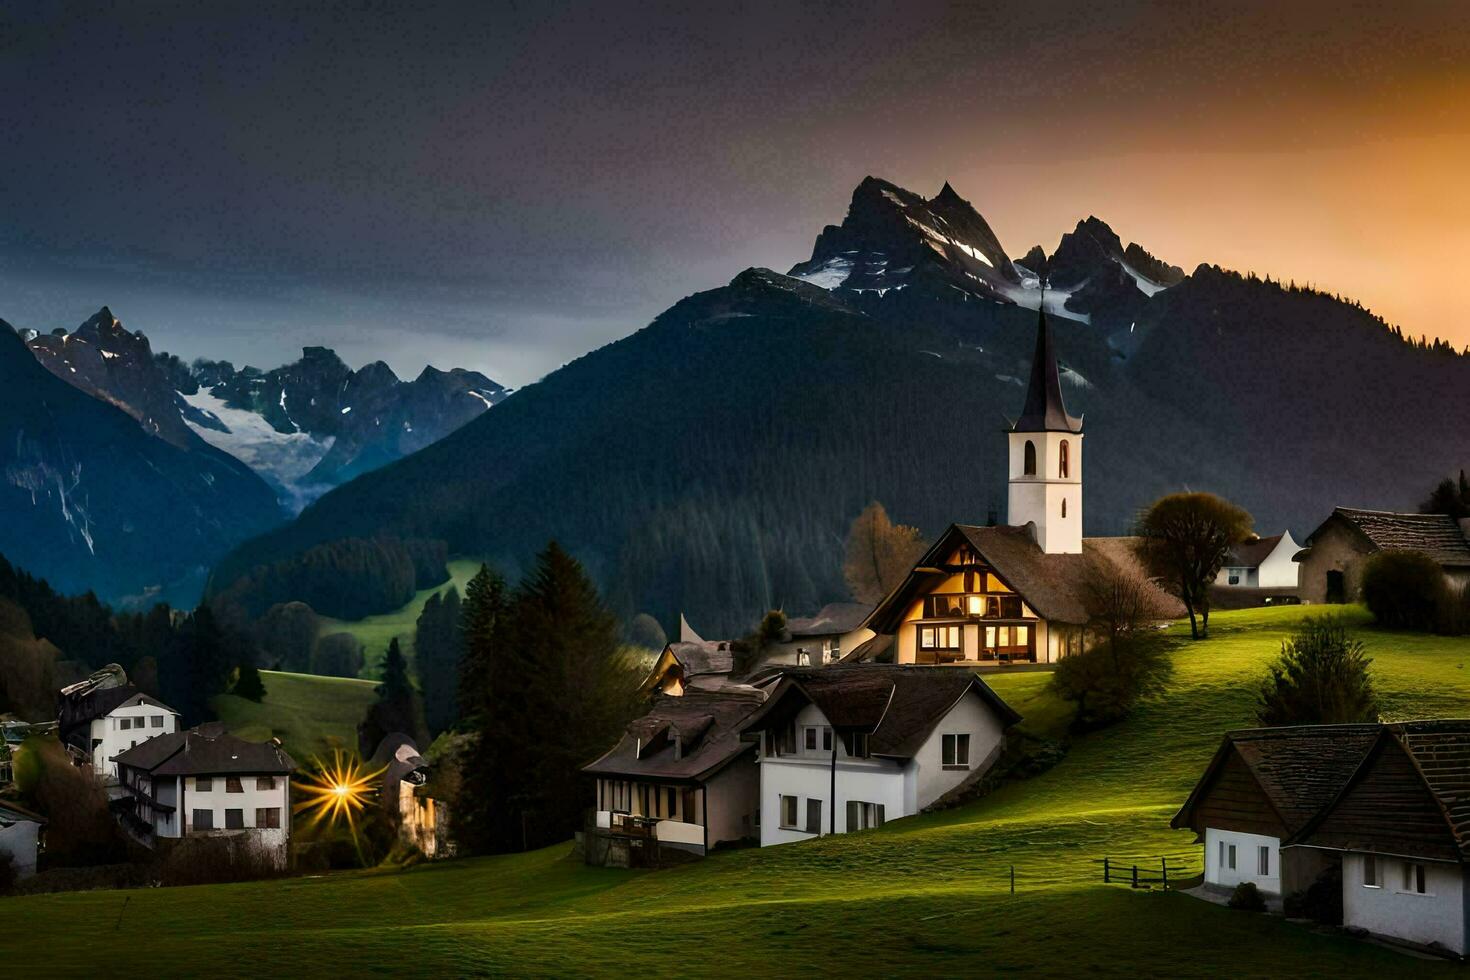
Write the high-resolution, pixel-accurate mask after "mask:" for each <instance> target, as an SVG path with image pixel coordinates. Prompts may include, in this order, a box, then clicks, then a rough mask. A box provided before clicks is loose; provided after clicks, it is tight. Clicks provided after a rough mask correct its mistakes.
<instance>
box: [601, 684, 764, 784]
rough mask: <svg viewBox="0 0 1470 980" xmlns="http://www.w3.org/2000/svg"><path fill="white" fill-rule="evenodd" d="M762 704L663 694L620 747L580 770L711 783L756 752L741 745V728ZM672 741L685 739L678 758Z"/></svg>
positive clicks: (756, 699)
mask: <svg viewBox="0 0 1470 980" xmlns="http://www.w3.org/2000/svg"><path fill="white" fill-rule="evenodd" d="M761 701H762V698H761V696H760V694H759V693H756V692H728V691H727V692H716V691H698V690H690V691H686V692H685V693H684V694H683V695H681V696H678V697H675V696H672V695H666V694H662V695H659V696H658V697H656V698H655V699H654V702H653V707H652V708H651V709H650V710H649V712H648V713H647V714H645V715H643V716H642V717H641V718H637V719H635V720H634V721H632V722H631V723H630V724H629V725H628V728H627V731H625V732H624V734H623V736H622V738H620V739H619V740H618V744H617V745H615V746H613V747H612V749H611V750H609V751H608V752H607V753H606V754H605V755H603V756H602V757H601V758H599V759H597V760H596V761H595V762H591V763H588V764H587V765H586V766H583V767H582V771H583V772H586V773H591V774H592V775H605V776H630V777H634V778H638V777H642V778H648V779H670V780H699V779H703V778H707V777H708V776H711V775H713V774H714V773H716V772H718V771H719V770H721V769H723V768H724V767H725V766H726V765H728V764H729V763H730V762H732V761H733V760H734V759H736V758H737V757H738V756H740V754H741V753H743V752H746V751H750V750H752V749H753V746H752V745H750V744H748V743H745V742H742V741H741V740H740V727H741V725H742V723H743V722H744V721H745V720H746V719H747V718H749V717H750V716H751V714H753V713H754V712H755V711H757V710H758V709H759V708H760V706H761ZM673 736H680V737H682V738H683V746H682V751H681V752H680V753H679V757H678V758H675V754H676V753H675V750H674V739H673ZM640 748H641V749H642V757H641V758H640V756H639V750H640Z"/></svg>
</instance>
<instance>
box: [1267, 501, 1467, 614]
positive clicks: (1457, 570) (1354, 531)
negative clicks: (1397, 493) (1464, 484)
mask: <svg viewBox="0 0 1470 980" xmlns="http://www.w3.org/2000/svg"><path fill="white" fill-rule="evenodd" d="M1379 551H1420V552H1423V553H1424V554H1426V555H1428V556H1429V557H1431V558H1433V559H1434V560H1435V561H1437V562H1439V564H1440V567H1442V568H1443V569H1444V572H1445V576H1446V578H1448V579H1449V580H1450V582H1451V583H1453V584H1455V585H1458V586H1465V585H1470V519H1467V520H1462V521H1456V520H1455V519H1454V518H1452V517H1449V516H1448V515H1445V514H1395V513H1391V512H1389V511H1381V510H1359V509H1357V508H1352V507H1338V508H1336V509H1335V510H1333V512H1332V513H1331V515H1329V516H1328V518H1327V520H1325V521H1323V522H1322V524H1321V526H1320V527H1318V528H1317V529H1316V530H1315V531H1313V532H1312V533H1311V534H1310V535H1308V536H1307V540H1306V547H1305V549H1304V550H1302V551H1299V552H1298V553H1297V556H1296V560H1297V562H1298V563H1299V564H1300V566H1301V586H1300V594H1301V599H1302V601H1303V602H1330V603H1340V602H1356V601H1357V600H1358V598H1359V597H1360V595H1361V592H1362V585H1363V563H1364V562H1365V561H1367V559H1368V557H1369V556H1371V555H1373V554H1375V553H1377V552H1379Z"/></svg>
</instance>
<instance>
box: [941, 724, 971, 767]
mask: <svg viewBox="0 0 1470 980" xmlns="http://www.w3.org/2000/svg"><path fill="white" fill-rule="evenodd" d="M942 760H943V763H942V764H943V766H944V768H946V769H968V768H970V735H969V733H968V732H966V733H964V734H959V735H946V736H944V746H943V755H942Z"/></svg>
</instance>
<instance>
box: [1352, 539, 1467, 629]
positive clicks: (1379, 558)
mask: <svg viewBox="0 0 1470 980" xmlns="http://www.w3.org/2000/svg"><path fill="white" fill-rule="evenodd" d="M1447 591H1448V584H1447V583H1446V581H1445V575H1444V571H1443V570H1442V569H1441V568H1440V567H1439V562H1437V561H1435V560H1434V559H1433V558H1430V557H1429V556H1428V555H1426V554H1424V553H1423V552H1420V551H1379V552H1376V553H1375V554H1373V555H1371V556H1370V557H1369V558H1368V560H1367V561H1366V562H1364V563H1363V602H1364V603H1365V604H1366V605H1367V606H1368V611H1369V612H1371V613H1373V618H1374V619H1376V620H1377V621H1378V622H1379V624H1380V625H1382V626H1387V627H1389V628H1390V629H1408V630H1424V631H1426V632H1427V631H1429V630H1432V629H1434V628H1435V625H1436V622H1437V620H1438V618H1439V613H1440V610H1441V609H1442V608H1443V607H1445V606H1446V605H1447V602H1446V599H1447V596H1446V592H1447Z"/></svg>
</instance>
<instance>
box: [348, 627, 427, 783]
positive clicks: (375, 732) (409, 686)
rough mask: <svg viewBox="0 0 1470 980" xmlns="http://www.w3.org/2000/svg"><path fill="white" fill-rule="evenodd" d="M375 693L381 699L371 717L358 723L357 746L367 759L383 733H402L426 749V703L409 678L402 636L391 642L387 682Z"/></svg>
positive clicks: (385, 665) (385, 661)
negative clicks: (400, 638) (401, 640)
mask: <svg viewBox="0 0 1470 980" xmlns="http://www.w3.org/2000/svg"><path fill="white" fill-rule="evenodd" d="M374 692H375V693H376V694H377V696H378V699H377V700H376V701H375V702H373V704H372V705H370V706H369V707H368V711H367V716H366V717H365V718H363V720H362V724H360V725H358V726H357V747H358V749H359V750H360V751H361V753H362V755H363V757H364V758H366V757H367V756H369V755H372V753H373V751H374V750H375V749H376V748H377V747H378V743H379V742H381V741H382V740H383V736H385V735H389V734H392V733H393V732H402V733H403V734H405V735H407V736H409V737H410V738H412V739H413V740H414V742H415V743H416V744H418V745H420V746H423V747H424V748H427V747H428V734H427V732H426V731H425V730H424V706H423V704H422V702H420V700H419V692H418V691H416V690H415V689H414V686H413V681H411V680H409V677H408V661H407V660H405V659H404V657H403V650H402V649H400V648H399V646H398V637H396V636H395V637H394V638H393V639H391V640H389V641H388V654H387V656H385V657H384V658H383V681H382V683H381V684H379V685H378V686H377V687H376V688H374Z"/></svg>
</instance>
